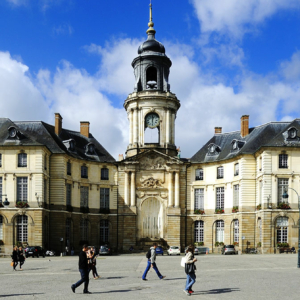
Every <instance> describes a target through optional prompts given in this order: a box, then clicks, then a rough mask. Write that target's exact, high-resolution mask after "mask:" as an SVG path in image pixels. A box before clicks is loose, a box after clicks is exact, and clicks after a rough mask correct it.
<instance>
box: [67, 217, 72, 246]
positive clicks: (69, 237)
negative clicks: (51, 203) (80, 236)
mask: <svg viewBox="0 0 300 300" xmlns="http://www.w3.org/2000/svg"><path fill="white" fill-rule="evenodd" d="M70 240H71V219H70V218H68V219H67V220H66V245H67V246H70Z"/></svg>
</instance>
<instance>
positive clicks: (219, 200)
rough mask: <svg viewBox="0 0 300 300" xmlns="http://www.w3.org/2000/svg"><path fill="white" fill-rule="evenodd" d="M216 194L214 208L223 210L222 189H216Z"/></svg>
mask: <svg viewBox="0 0 300 300" xmlns="http://www.w3.org/2000/svg"><path fill="white" fill-rule="evenodd" d="M216 194H217V203H216V208H217V209H224V187H218V188H217V191H216Z"/></svg>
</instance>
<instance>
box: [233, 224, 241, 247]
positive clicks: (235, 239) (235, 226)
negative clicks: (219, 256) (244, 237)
mask: <svg viewBox="0 0 300 300" xmlns="http://www.w3.org/2000/svg"><path fill="white" fill-rule="evenodd" d="M233 222H234V224H233V242H235V243H239V238H240V222H239V220H238V219H236V220H233Z"/></svg>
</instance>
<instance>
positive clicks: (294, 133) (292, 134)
mask: <svg viewBox="0 0 300 300" xmlns="http://www.w3.org/2000/svg"><path fill="white" fill-rule="evenodd" d="M288 137H289V138H290V139H294V138H296V137H297V129H296V128H293V127H292V128H290V129H289V130H288Z"/></svg>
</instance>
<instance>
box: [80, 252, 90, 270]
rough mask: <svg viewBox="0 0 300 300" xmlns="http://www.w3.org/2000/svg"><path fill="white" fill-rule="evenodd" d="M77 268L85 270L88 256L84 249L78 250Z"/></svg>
mask: <svg viewBox="0 0 300 300" xmlns="http://www.w3.org/2000/svg"><path fill="white" fill-rule="evenodd" d="M78 266H79V269H82V270H87V269H88V258H87V256H86V253H85V252H84V251H80V253H79V263H78Z"/></svg>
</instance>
